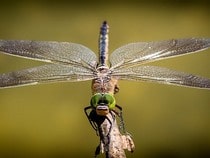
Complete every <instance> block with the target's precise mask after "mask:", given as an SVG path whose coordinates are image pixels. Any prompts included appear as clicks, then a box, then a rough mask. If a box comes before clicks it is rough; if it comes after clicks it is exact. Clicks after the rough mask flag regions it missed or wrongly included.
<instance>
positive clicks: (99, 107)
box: [90, 93, 116, 116]
mask: <svg viewBox="0 0 210 158" xmlns="http://www.w3.org/2000/svg"><path fill="white" fill-rule="evenodd" d="M115 103H116V101H115V98H114V96H113V95H112V94H109V93H96V94H94V95H93V97H92V98H91V101H90V104H91V106H92V108H93V109H95V110H96V113H97V115H100V116H106V115H107V114H108V113H109V111H110V110H112V109H114V107H115Z"/></svg>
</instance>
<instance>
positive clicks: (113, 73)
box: [0, 21, 210, 130]
mask: <svg viewBox="0 0 210 158" xmlns="http://www.w3.org/2000/svg"><path fill="white" fill-rule="evenodd" d="M108 32H109V26H108V24H107V22H106V21H105V22H103V23H102V26H101V28H100V35H99V57H98V59H97V57H96V55H95V53H94V52H93V51H91V50H90V49H89V48H87V47H85V46H83V45H80V44H76V43H68V42H47V41H26V40H25V41H24V40H0V52H2V53H5V54H8V55H14V56H18V57H22V58H27V59H32V60H39V61H43V62H46V63H48V64H46V65H42V66H39V67H34V68H29V69H25V70H20V71H15V72H9V73H4V74H0V88H9V87H18V86H26V85H35V84H40V83H48V82H61V81H66V82H78V81H87V80H92V98H91V100H90V106H89V107H86V108H85V112H86V115H87V117H88V119H89V121H90V123H91V125H92V126H93V128H94V129H95V130H97V125H96V124H95V123H94V122H96V120H94V119H97V118H98V117H97V116H102V117H105V116H106V115H107V114H109V113H110V112H115V113H117V114H119V115H120V116H121V107H120V106H119V105H117V104H116V100H115V97H114V94H116V93H117V92H118V91H119V87H118V80H134V81H150V82H157V83H163V84H172V85H178V86H187V87H194V88H203V89H210V79H207V78H204V77H200V76H197V75H192V74H188V73H184V72H178V71H174V70H170V69H168V68H163V67H157V66H147V65H145V64H147V63H149V62H153V61H157V60H162V59H167V58H171V57H176V56H180V55H185V54H190V53H194V52H198V51H201V50H204V49H207V48H209V47H210V39H206V38H188V39H172V40H166V41H158V42H138V43H130V44H127V45H124V46H122V47H119V48H118V49H116V50H114V52H113V53H112V54H111V55H110V59H109V60H108V43H109V39H108ZM88 109H91V110H92V111H91V112H90V113H88V112H87V110H88ZM115 109H118V110H119V112H118V111H117V110H115Z"/></svg>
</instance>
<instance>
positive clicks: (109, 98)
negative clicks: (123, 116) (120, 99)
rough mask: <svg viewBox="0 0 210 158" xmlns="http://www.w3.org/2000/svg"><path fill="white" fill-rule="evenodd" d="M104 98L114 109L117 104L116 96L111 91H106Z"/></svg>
mask: <svg viewBox="0 0 210 158" xmlns="http://www.w3.org/2000/svg"><path fill="white" fill-rule="evenodd" d="M103 98H104V100H106V101H107V103H108V107H109V109H114V107H115V104H116V101H115V98H114V96H113V95H111V94H109V93H105V94H104V95H103Z"/></svg>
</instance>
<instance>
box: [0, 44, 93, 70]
mask: <svg viewBox="0 0 210 158" xmlns="http://www.w3.org/2000/svg"><path fill="white" fill-rule="evenodd" d="M0 51H1V52H3V53H6V54H9V55H15V56H19V57H24V58H30V59H34V60H40V61H44V62H50V63H62V64H71V65H78V66H83V67H85V66H86V67H87V66H88V67H94V66H95V65H96V61H97V58H96V55H95V53H93V52H92V51H91V50H90V49H89V48H87V47H85V46H83V45H80V44H76V43H68V42H46V41H24V40H0Z"/></svg>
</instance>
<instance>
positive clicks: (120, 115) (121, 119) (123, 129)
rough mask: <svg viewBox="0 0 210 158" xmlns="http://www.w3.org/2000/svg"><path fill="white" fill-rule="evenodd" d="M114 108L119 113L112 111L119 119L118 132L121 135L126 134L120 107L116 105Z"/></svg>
mask: <svg viewBox="0 0 210 158" xmlns="http://www.w3.org/2000/svg"><path fill="white" fill-rule="evenodd" d="M115 106H116V108H117V109H118V110H119V111H116V110H113V111H114V112H115V113H116V114H117V116H118V117H119V119H120V125H119V128H120V131H121V132H122V133H123V134H127V133H128V132H127V131H126V130H125V123H124V119H123V114H122V107H121V106H119V105H117V104H116V105H115Z"/></svg>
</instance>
